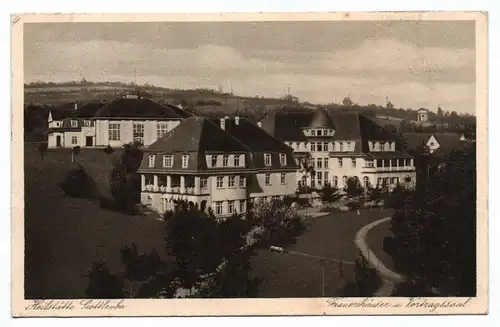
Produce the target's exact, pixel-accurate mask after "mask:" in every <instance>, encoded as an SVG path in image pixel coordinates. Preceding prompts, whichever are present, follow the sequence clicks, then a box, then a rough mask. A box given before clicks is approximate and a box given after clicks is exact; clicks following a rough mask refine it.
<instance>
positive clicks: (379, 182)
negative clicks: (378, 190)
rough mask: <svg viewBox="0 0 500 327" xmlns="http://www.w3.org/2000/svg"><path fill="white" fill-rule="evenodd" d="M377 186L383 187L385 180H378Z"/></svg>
mask: <svg viewBox="0 0 500 327" xmlns="http://www.w3.org/2000/svg"><path fill="white" fill-rule="evenodd" d="M377 185H378V186H382V185H383V179H382V178H381V177H379V178H377Z"/></svg>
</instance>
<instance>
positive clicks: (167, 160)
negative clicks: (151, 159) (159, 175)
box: [163, 156, 174, 168]
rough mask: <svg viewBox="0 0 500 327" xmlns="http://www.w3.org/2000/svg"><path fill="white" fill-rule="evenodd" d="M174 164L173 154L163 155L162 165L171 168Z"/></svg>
mask: <svg viewBox="0 0 500 327" xmlns="http://www.w3.org/2000/svg"><path fill="white" fill-rule="evenodd" d="M173 165H174V156H163V167H166V168H172V166H173Z"/></svg>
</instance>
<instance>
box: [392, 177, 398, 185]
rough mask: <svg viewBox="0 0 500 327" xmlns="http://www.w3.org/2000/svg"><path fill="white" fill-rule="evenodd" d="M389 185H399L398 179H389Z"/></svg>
mask: <svg viewBox="0 0 500 327" xmlns="http://www.w3.org/2000/svg"><path fill="white" fill-rule="evenodd" d="M391 183H392V184H394V185H396V184H399V177H393V178H391Z"/></svg>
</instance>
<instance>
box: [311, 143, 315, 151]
mask: <svg viewBox="0 0 500 327" xmlns="http://www.w3.org/2000/svg"><path fill="white" fill-rule="evenodd" d="M311 152H316V142H311Z"/></svg>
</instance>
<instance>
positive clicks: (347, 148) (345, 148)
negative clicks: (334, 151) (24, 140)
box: [344, 142, 349, 151]
mask: <svg viewBox="0 0 500 327" xmlns="http://www.w3.org/2000/svg"><path fill="white" fill-rule="evenodd" d="M344 151H349V143H348V142H344Z"/></svg>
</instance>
